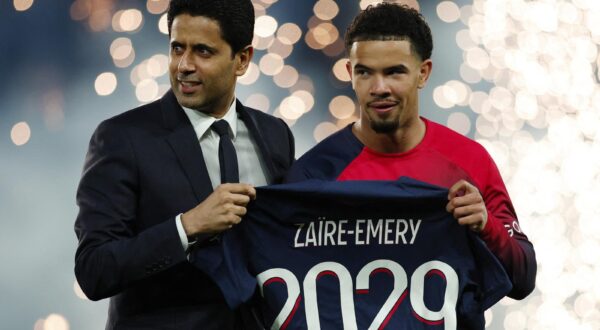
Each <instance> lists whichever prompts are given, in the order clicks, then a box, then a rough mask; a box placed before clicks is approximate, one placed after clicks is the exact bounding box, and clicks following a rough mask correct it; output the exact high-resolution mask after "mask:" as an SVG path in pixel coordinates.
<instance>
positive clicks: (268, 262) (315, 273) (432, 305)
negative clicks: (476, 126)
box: [190, 178, 511, 329]
mask: <svg viewBox="0 0 600 330" xmlns="http://www.w3.org/2000/svg"><path fill="white" fill-rule="evenodd" d="M447 194H448V191H447V190H446V189H443V188H440V187H437V186H433V185H430V184H426V183H422V182H419V181H416V180H413V179H408V178H401V179H400V180H398V181H343V182H335V181H316V180H309V181H304V182H300V183H294V184H284V185H275V186H269V187H260V188H257V197H258V198H257V199H256V200H255V201H253V202H251V204H250V205H249V208H248V214H247V215H246V216H245V217H244V219H243V221H242V222H241V223H240V224H239V225H237V226H235V227H234V229H232V230H229V231H227V232H225V233H224V234H223V235H222V237H221V240H220V242H218V243H217V244H214V245H212V246H208V247H203V248H200V249H196V250H195V251H194V252H193V253H192V255H191V258H190V260H191V261H192V263H193V264H194V265H195V266H196V267H199V268H200V269H202V270H203V271H204V272H206V273H207V274H208V275H209V276H211V278H212V279H213V280H214V281H215V282H216V283H217V284H218V285H219V287H220V288H221V290H222V292H223V295H224V296H225V298H226V300H227V302H228V304H229V305H230V306H231V307H232V308H233V307H236V306H238V305H239V304H241V303H243V302H245V301H247V300H249V299H250V297H251V296H252V295H253V294H254V292H255V290H256V288H257V287H258V289H259V291H260V293H261V296H262V298H261V299H262V302H261V304H260V305H261V306H260V307H261V311H262V315H263V317H264V320H265V323H266V324H267V326H268V327H270V328H271V329H284V328H287V329H307V328H308V329H368V328H372V329H381V328H386V327H387V328H388V329H456V328H460V329H483V328H484V319H483V312H484V311H485V309H487V308H489V307H490V306H492V305H493V304H494V303H496V302H497V301H498V300H499V299H501V298H502V297H503V296H505V295H506V294H507V293H508V292H509V291H510V289H511V284H510V280H509V278H508V276H507V274H506V272H505V271H504V268H503V267H502V266H501V265H500V263H499V262H498V261H497V259H496V258H495V257H494V256H493V255H492V254H491V252H490V251H489V250H488V249H487V248H486V246H485V244H484V243H483V242H482V241H481V240H480V239H479V238H478V237H477V236H476V235H474V234H473V233H471V232H470V231H469V230H468V229H466V228H465V227H462V226H459V225H458V224H457V222H456V220H455V219H453V218H452V216H451V215H450V214H449V213H447V212H446V210H445V206H446V203H447ZM257 284H258V285H257Z"/></svg>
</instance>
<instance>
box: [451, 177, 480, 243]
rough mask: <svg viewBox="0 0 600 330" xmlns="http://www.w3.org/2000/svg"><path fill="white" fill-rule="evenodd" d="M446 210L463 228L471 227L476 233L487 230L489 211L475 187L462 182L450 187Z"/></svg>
mask: <svg viewBox="0 0 600 330" xmlns="http://www.w3.org/2000/svg"><path fill="white" fill-rule="evenodd" d="M446 210H447V211H448V212H450V213H452V215H453V216H454V218H455V219H456V220H458V223H459V224H460V225H462V226H469V228H470V229H471V230H472V231H474V232H480V231H482V230H483V228H485V225H486V223H487V220H488V214H487V209H486V208H485V202H484V201H483V197H482V196H481V193H480V192H479V190H478V189H477V187H475V186H474V185H472V184H470V183H469V182H467V181H465V180H460V181H458V182H457V183H455V184H454V185H453V186H452V187H450V191H449V192H448V204H447V205H446Z"/></svg>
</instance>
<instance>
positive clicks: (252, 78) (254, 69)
mask: <svg viewBox="0 0 600 330" xmlns="http://www.w3.org/2000/svg"><path fill="white" fill-rule="evenodd" d="M258 77H260V69H259V68H258V65H256V64H254V62H250V64H249V65H248V69H246V73H244V75H243V76H241V77H239V78H238V80H237V81H238V82H239V83H240V84H242V85H251V84H253V83H255V82H256V81H257V80H258Z"/></svg>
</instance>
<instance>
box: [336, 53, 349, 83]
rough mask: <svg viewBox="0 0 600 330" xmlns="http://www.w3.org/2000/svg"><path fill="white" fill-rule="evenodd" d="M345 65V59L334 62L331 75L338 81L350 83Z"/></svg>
mask: <svg viewBox="0 0 600 330" xmlns="http://www.w3.org/2000/svg"><path fill="white" fill-rule="evenodd" d="M346 63H348V59H347V58H341V59H339V60H337V61H336V62H335V64H334V65H333V69H332V70H333V75H334V76H335V77H336V78H337V80H339V81H344V82H348V81H350V74H349V73H348V69H346Z"/></svg>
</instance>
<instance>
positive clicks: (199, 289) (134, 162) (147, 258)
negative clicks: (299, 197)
mask: <svg viewBox="0 0 600 330" xmlns="http://www.w3.org/2000/svg"><path fill="white" fill-rule="evenodd" d="M236 109H237V112H238V114H239V117H240V118H241V120H243V121H244V123H245V124H246V126H247V127H248V130H249V132H250V135H251V136H252V138H253V139H254V141H255V142H256V144H257V145H258V148H259V150H260V154H261V156H262V159H263V161H264V164H265V165H266V168H267V171H268V173H266V174H267V179H270V182H275V183H276V182H280V181H281V179H282V177H283V175H284V173H285V171H286V170H287V169H288V168H289V167H290V165H291V163H292V161H293V159H294V140H293V137H292V134H291V132H290V130H289V128H288V127H287V125H286V124H285V123H284V122H283V121H281V120H280V119H277V118H274V117H272V116H269V115H266V114H264V113H262V112H260V111H257V110H254V109H250V108H247V107H244V106H243V105H242V104H241V103H240V102H239V101H238V102H237V104H236ZM212 191H213V189H212V185H211V182H210V178H209V176H208V172H207V170H206V167H205V163H204V158H203V155H202V150H201V148H200V144H199V142H198V138H197V137H196V134H195V132H194V129H193V128H192V125H191V124H190V122H189V119H188V117H187V116H186V115H185V113H184V111H183V109H182V108H181V107H180V106H179V104H178V103H177V100H176V98H175V95H174V94H173V92H172V91H169V92H168V93H167V94H165V96H163V97H162V99H160V100H157V101H155V102H153V103H150V104H147V105H144V106H141V107H139V108H137V109H133V110H131V111H128V112H125V113H123V114H121V115H118V116H116V117H113V118H111V119H108V120H106V121H104V122H102V123H101V124H100V125H99V126H98V128H97V129H96V131H95V133H94V135H93V136H92V139H91V141H90V146H89V150H88V154H87V157H86V160H85V167H84V171H83V175H82V178H81V182H80V184H79V188H78V191H77V204H78V205H79V208H80V211H79V215H78V216H77V220H76V222H75V232H76V234H77V237H78V238H79V246H78V248H77V252H76V255H75V274H76V277H77V280H78V282H79V284H80V286H81V288H82V289H83V291H84V292H85V294H86V295H87V296H88V297H89V298H90V299H91V300H99V299H103V298H107V297H111V299H110V306H109V315H108V321H107V325H106V328H107V329H234V328H238V327H239V322H238V321H236V319H237V315H238V313H237V311H236V312H234V311H231V310H230V309H229V308H228V307H227V306H226V304H225V301H224V299H223V296H222V294H221V292H220V291H219V289H218V287H217V286H216V284H215V283H214V282H212V281H211V280H210V279H209V278H208V277H207V276H206V275H205V274H204V273H202V272H200V271H199V270H197V269H196V268H194V267H193V266H191V264H190V263H189V262H188V261H187V258H186V253H185V252H184V251H183V248H182V246H181V241H180V238H179V235H178V232H177V228H176V225H175V217H176V216H177V215H178V214H180V213H182V212H185V211H188V210H190V209H191V208H193V207H195V206H196V205H197V204H198V203H200V202H202V201H203V200H204V199H205V198H206V197H207V196H208V195H209V194H210V193H211V192H212ZM198 248H201V247H198ZM235 323H238V325H236V324H235Z"/></svg>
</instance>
